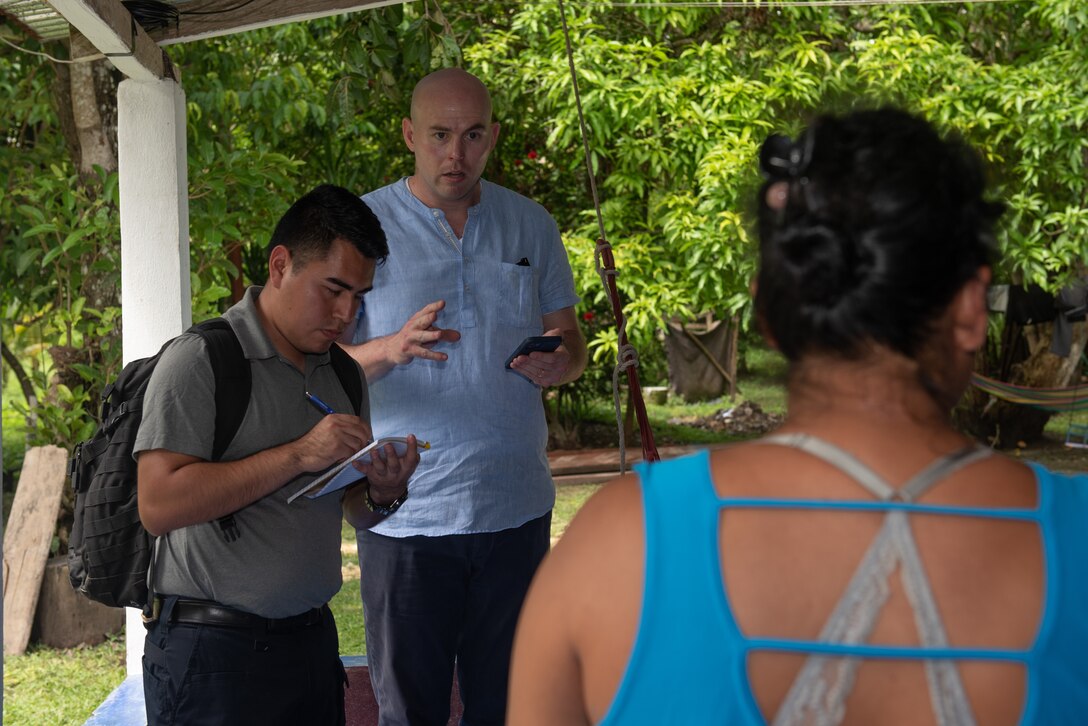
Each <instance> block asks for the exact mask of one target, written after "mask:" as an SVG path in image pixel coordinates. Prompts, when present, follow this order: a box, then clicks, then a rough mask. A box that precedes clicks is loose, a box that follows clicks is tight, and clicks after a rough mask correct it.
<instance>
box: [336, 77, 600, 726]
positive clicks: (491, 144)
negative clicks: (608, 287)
mask: <svg viewBox="0 0 1088 726" xmlns="http://www.w3.org/2000/svg"><path fill="white" fill-rule="evenodd" d="M402 131H403V136H404V142H405V144H407V146H408V149H409V150H411V152H412V153H413V154H414V155H415V173H414V174H412V176H409V177H406V178H403V179H400V180H399V181H397V182H395V183H393V184H390V185H389V186H387V187H384V188H382V189H379V190H377V191H375V192H372V193H370V194H367V195H366V196H365V197H363V199H364V200H365V201H366V203H367V204H368V205H369V206H370V207H371V208H372V209H373V210H374V212H375V213H376V214H377V215H378V218H379V219H380V220H381V223H382V228H383V229H384V230H385V232H386V236H387V238H388V241H389V257H388V261H387V263H386V264H385V265H384V266H383V267H381V268H379V269H378V270H377V272H376V274H375V278H374V287H375V290H380V291H381V294H380V295H376V296H375V299H374V300H373V301H372V300H371V299H369V298H368V299H367V302H366V306H365V308H364V310H362V311H361V313H360V322H359V326H358V329H357V331H356V333H355V336H354V338H353V340H354V341H365V342H363V343H362V344H361V345H355V346H349V351H350V352H351V353H352V355H353V356H354V357H355V358H356V360H358V361H359V363H360V364H361V365H362V367H363V369H364V370H365V371H366V377H367V381H368V383H369V385H370V397H371V398H370V400H371V409H372V411H373V419H374V421H375V422H376V423H375V427H374V434H375V436H381V435H383V434H384V433H386V432H387V431H388V432H390V433H392V432H399V431H414V432H416V434H417V435H418V436H419V437H420V438H421V439H423V440H427V441H430V442H431V449H430V450H429V451H427V452H425V454H424V455H423V456H422V461H421V462H420V464H419V467H418V469H417V470H416V473H415V478H414V479H413V481H412V489H411V495H410V496H409V497H407V498H406V499H403V500H399V501H395V502H392V503H388V502H372V506H373V508H374V509H375V511H378V512H381V513H388V511H387V510H388V509H389V508H390V507H392V508H396V509H398V513H397V516H395V517H389V518H388V519H386V520H384V521H383V522H382V523H381V524H380V525H378V526H377V527H375V528H373V529H372V530H360V531H359V532H358V533H357V537H358V542H359V564H360V566H361V568H362V571H363V576H362V578H361V579H362V586H361V589H362V599H363V609H364V614H365V617H366V637H367V656H368V661H369V665H370V674H371V678H372V680H373V685H374V692H375V694H376V695H377V698H378V704H379V708H380V713H381V721H380V723H381V724H383V726H391V725H393V724H413V725H415V724H436V725H437V724H445V723H446V722H447V720H448V718H449V703H450V689H451V687H452V682H453V673H454V663H455V662H456V665H457V677H458V685H459V687H460V695H461V700H462V703H463V704H464V723H466V724H472V725H473V726H479V725H484V724H501V723H502V722H503V719H504V714H505V710H506V683H507V674H508V670H509V658H510V650H511V646H512V642H513V634H514V626H515V624H516V622H517V617H518V612H519V610H520V607H521V603H522V600H523V598H524V596H525V592H526V589H527V588H528V585H529V582H530V580H531V579H532V576H533V573H534V572H535V571H536V568H537V565H538V564H539V563H540V560H541V559H542V558H543V556H544V554H545V553H546V552H547V550H548V546H549V542H550V523H551V509H552V506H553V504H554V502H555V487H554V484H553V482H552V479H551V476H550V473H549V470H548V461H547V457H546V455H545V447H546V444H547V438H548V430H547V423H546V421H545V417H544V408H543V402H542V400H541V389H543V388H545V387H548V386H557V385H560V384H562V383H566V382H568V381H572V380H574V379H576V378H577V377H578V376H579V375H581V373H582V370H583V369H584V368H585V362H586V345H585V340H584V338H583V337H582V334H581V332H580V330H579V328H578V323H577V318H576V316H575V313H574V305H575V304H576V303H577V302H578V296H577V295H576V294H575V292H574V281H573V278H572V275H571V269H570V264H569V262H568V261H567V255H566V251H565V250H564V248H563V243H562V241H561V239H560V236H559V230H558V228H557V226H556V224H555V221H554V220H553V219H552V217H551V215H549V214H548V212H547V211H545V210H544V208H543V207H541V206H540V205H539V204H537V203H535V202H533V201H531V200H529V199H527V198H525V197H523V196H521V195H520V194H517V193H515V192H513V191H510V190H508V189H504V188H502V187H500V186H498V185H495V184H492V183H490V182H488V181H485V180H483V179H482V178H481V176H482V174H483V171H484V167H485V166H486V164H487V159H488V156H489V155H490V154H491V151H492V150H493V149H494V148H495V143H496V142H497V141H498V138H499V124H498V123H496V122H495V121H494V120H493V119H492V116H491V97H490V94H489V93H488V90H487V88H486V87H485V86H484V84H483V83H481V82H480V80H479V79H477V78H476V77H475V76H472V75H470V74H469V73H466V72H465V71H462V70H460V69H456V68H449V69H445V70H441V71H438V72H435V73H432V74H431V75H429V76H427V77H426V78H424V79H423V80H421V81H420V82H419V83H418V85H417V86H416V88H415V91H414V93H413V94H412V107H411V117H410V118H406V119H404V121H403V123H402ZM541 334H544V335H557V336H561V337H562V344H561V345H560V346H559V348H558V349H556V350H555V351H554V352H551V353H532V354H530V355H524V356H518V357H517V358H515V359H514V360H513V361H512V363H511V366H510V368H507V367H506V366H505V365H504V364H505V363H506V360H507V358H508V357H509V356H510V354H511V353H512V352H513V351H514V350H515V349H516V348H517V346H518V344H519V343H520V342H521V341H522V340H523V339H524V338H525V337H527V336H532V335H541ZM386 505H388V506H386Z"/></svg>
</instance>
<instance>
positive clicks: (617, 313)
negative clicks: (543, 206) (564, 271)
mask: <svg viewBox="0 0 1088 726" xmlns="http://www.w3.org/2000/svg"><path fill="white" fill-rule="evenodd" d="M559 17H560V18H561V19H562V21H563V39H564V40H565V41H566V46H567V65H568V66H569V67H570V80H571V83H572V84H573V85H574V102H575V106H576V107H577V109H578V123H579V124H580V127H581V130H582V148H583V150H584V152H585V157H586V174H587V175H588V176H589V190H590V192H591V193H592V195H593V209H594V211H595V212H596V214H597V230H598V232H599V234H600V236H599V237H598V238H597V247H596V249H594V251H593V259H594V262H595V264H596V267H597V274H598V275H599V276H600V278H601V283H602V284H603V285H604V287H605V289H606V290H607V291H608V301H609V303H610V304H611V305H612V315H613V316H614V317H615V318H616V326H617V328H618V329H619V336H618V341H619V347H618V349H617V351H616V367H615V368H614V369H613V371H612V402H613V404H614V406H615V409H616V428H617V430H618V432H619V445H620V473H621V474H622V473H624V472H626V471H627V446H626V443H627V442H626V441H625V438H626V437H625V436H624V432H623V414H622V412H621V410H620V382H619V377H620V372H622V371H626V373H627V389H628V391H629V392H630V395H631V405H632V406H633V407H634V409H635V418H636V420H637V421H638V431H639V436H640V437H641V439H642V458H643V460H645V461H658V460H659V459H660V458H661V456H660V455H659V454H658V453H657V446H656V445H655V444H654V434H653V431H652V430H651V429H650V419H649V416H647V415H646V402H645V401H643V400H642V386H641V384H640V383H639V379H638V351H637V350H635V347H634V346H633V345H631V344H630V343H629V342H628V340H627V320H626V318H624V317H623V303H622V302H621V301H620V294H619V290H618V289H617V287H616V275H618V274H619V273H618V272H617V271H616V261H615V259H614V258H613V257H612V245H610V244H609V243H608V239H607V235H606V234H605V231H604V217H603V216H602V214H601V202H600V199H599V198H598V196H597V181H596V179H595V177H594V174H593V159H592V156H591V154H590V151H589V134H588V132H587V130H586V119H585V115H584V114H583V113H582V96H581V94H580V93H579V90H578V74H577V73H575V70H574V48H573V47H572V46H571V42H570V28H568V27H567V10H566V7H565V6H564V5H563V0H559Z"/></svg>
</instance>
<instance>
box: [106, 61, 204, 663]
mask: <svg viewBox="0 0 1088 726" xmlns="http://www.w3.org/2000/svg"><path fill="white" fill-rule="evenodd" d="M117 161H118V176H119V180H120V192H121V323H122V329H121V330H122V346H123V358H124V361H125V363H128V362H129V361H132V360H135V359H137V358H143V357H145V356H149V355H153V354H154V353H155V352H156V351H158V349H159V347H160V346H161V345H162V344H163V343H164V342H165V341H167V340H168V339H170V338H172V337H174V336H175V335H177V334H178V333H180V332H181V331H182V330H184V329H185V328H187V327H188V326H189V325H190V323H191V322H192V318H193V315H192V304H191V301H190V297H191V289H190V285H189V187H188V180H189V174H188V168H187V161H186V145H185V92H184V91H183V90H182V88H181V86H180V85H178V83H176V82H175V81H173V80H171V79H164V80H161V81H136V80H132V79H127V80H124V81H122V82H121V84H120V86H119V87H118V89H117ZM143 638H144V627H143V624H142V623H141V622H140V612H139V611H138V610H135V609H133V608H128V609H127V610H126V617H125V644H126V650H127V658H126V660H127V665H128V674H129V675H130V676H132V675H137V674H139V673H141V672H142V666H141V658H142V657H143V650H144V641H143Z"/></svg>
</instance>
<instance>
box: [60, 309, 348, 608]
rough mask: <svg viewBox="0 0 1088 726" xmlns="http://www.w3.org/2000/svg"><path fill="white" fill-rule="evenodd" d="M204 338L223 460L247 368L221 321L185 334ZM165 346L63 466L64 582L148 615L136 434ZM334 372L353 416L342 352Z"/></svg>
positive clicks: (105, 407)
mask: <svg viewBox="0 0 1088 726" xmlns="http://www.w3.org/2000/svg"><path fill="white" fill-rule="evenodd" d="M189 332H195V333H197V334H199V335H200V336H201V337H202V338H204V341H205V343H206V344H207V348H208V356H209V359H210V361H211V366H212V371H214V373H215V437H214V443H213V446H212V461H217V460H218V459H219V458H220V457H222V456H223V453H224V452H225V451H226V449H227V446H229V445H230V442H231V441H232V440H233V439H234V435H235V434H236V433H237V432H238V427H239V426H241V424H242V419H243V418H244V417H245V413H246V409H247V408H248V406H249V392H250V385H251V381H250V370H249V362H248V361H247V360H246V358H245V355H244V354H243V352H242V346H241V344H240V343H239V342H238V337H237V336H236V335H235V334H234V331H233V330H232V329H231V327H230V324H229V323H228V322H227V321H226V320H224V319H222V318H214V319H212V320H206V321H204V322H203V323H198V324H196V325H194V326H193V327H191V328H190V329H189ZM170 342H172V341H168V342H167V343H166V344H165V345H163V347H162V348H161V349H160V350H159V352H158V353H157V354H155V355H153V356H151V357H150V358H141V359H139V360H134V361H132V362H131V363H129V364H128V365H126V366H125V368H124V370H122V371H121V374H120V375H119V376H117V380H115V381H114V382H113V383H111V384H109V385H108V386H106V389H105V390H104V391H103V392H102V418H101V423H100V424H99V426H98V429H97V430H96V431H95V433H94V436H92V437H91V438H89V439H87V440H86V441H84V442H82V443H80V444H78V445H77V446H76V448H75V451H74V453H73V455H72V459H71V462H70V464H69V474H70V475H71V478H72V490H73V492H74V494H75V511H74V518H75V521H74V523H73V525H72V532H71V534H70V536H69V540H68V577H69V579H70V580H71V582H72V587H74V588H75V589H76V590H78V591H79V592H81V593H83V594H84V595H85V596H87V597H88V598H90V599H91V600H95V601H97V602H100V603H103V604H105V605H109V606H111V607H135V608H141V609H142V610H144V613H145V615H147V614H150V605H151V603H150V600H151V597H150V596H149V590H148V585H149V582H150V579H151V575H150V566H151V555H152V552H153V548H154V540H155V538H154V537H152V536H151V535H150V534H148V532H147V530H145V529H144V527H143V524H142V523H141V522H140V513H139V510H138V508H137V499H136V460H135V459H134V458H133V457H132V450H133V446H134V445H135V443H136V432H137V431H138V430H139V428H140V421H141V420H142V418H143V398H144V392H145V390H146V389H147V383H148V381H149V380H150V379H151V373H152V371H154V370H155V364H156V363H158V361H159V358H160V357H161V356H162V353H163V351H164V350H166V348H167V346H169V345H170ZM329 354H330V357H331V363H332V367H333V370H334V371H335V372H336V376H337V378H338V379H339V380H340V385H341V386H343V388H344V391H345V392H346V393H347V395H348V397H349V399H350V400H351V403H352V407H353V408H354V409H355V413H356V415H358V414H359V409H360V407H361V405H362V396H363V389H362V383H361V382H360V380H359V374H358V369H357V367H356V364H355V361H354V360H352V358H351V356H349V355H348V354H347V353H346V352H345V351H344V349H343V348H341V347H340V346H338V345H335V344H334V345H333V346H332V348H330V349H329ZM219 526H220V528H221V530H222V532H223V536H224V537H225V538H226V539H227V540H228V541H230V540H233V539H235V538H237V526H236V525H235V524H234V516H233V515H227V516H225V517H222V518H220V519H219Z"/></svg>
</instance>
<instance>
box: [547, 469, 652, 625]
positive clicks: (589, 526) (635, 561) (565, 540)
mask: <svg viewBox="0 0 1088 726" xmlns="http://www.w3.org/2000/svg"><path fill="white" fill-rule="evenodd" d="M644 539H645V538H644V535H643V527H642V498H641V491H640V488H639V484H638V477H637V476H635V475H633V474H631V475H627V476H624V477H621V478H619V479H615V480H613V481H612V482H610V483H608V484H606V485H605V486H604V487H602V488H601V489H600V490H598V491H597V492H596V493H595V494H594V495H593V496H592V497H590V498H589V500H588V501H587V502H586V503H585V504H584V505H583V506H582V508H581V510H580V511H579V512H578V514H577V515H576V516H575V517H574V519H573V520H572V521H571V523H570V526H569V527H568V528H567V530H566V531H565V532H564V533H563V535H562V537H560V539H559V542H558V543H557V544H556V545H555V547H554V548H553V549H552V552H551V553H550V554H549V555H548V557H547V559H546V560H545V563H544V566H543V567H542V570H543V571H546V575H547V576H549V577H556V578H559V579H560V580H562V585H563V589H564V597H565V598H568V599H570V600H577V601H578V605H579V606H580V607H581V606H585V607H586V608H589V609H590V610H596V609H597V608H599V607H600V606H601V605H602V600H601V599H600V598H599V597H598V595H599V594H600V593H602V592H608V591H609V588H610V587H614V586H616V585H618V584H619V580H620V579H622V578H624V577H629V576H630V575H632V574H634V573H637V575H638V576H639V577H641V563H642V551H643V542H644ZM544 574H545V573H544V572H542V576H543V575H544ZM571 586H573V587H571ZM625 589H626V588H625ZM583 612H584V611H583Z"/></svg>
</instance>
